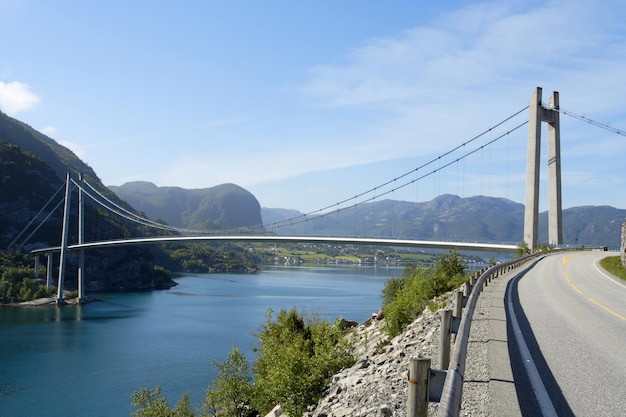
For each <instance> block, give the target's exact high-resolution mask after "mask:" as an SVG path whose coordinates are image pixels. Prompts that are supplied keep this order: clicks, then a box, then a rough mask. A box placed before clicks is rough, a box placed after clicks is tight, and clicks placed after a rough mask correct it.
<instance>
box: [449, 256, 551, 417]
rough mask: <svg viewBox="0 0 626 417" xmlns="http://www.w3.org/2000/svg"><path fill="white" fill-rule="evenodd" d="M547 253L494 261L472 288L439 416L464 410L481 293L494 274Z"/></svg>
mask: <svg viewBox="0 0 626 417" xmlns="http://www.w3.org/2000/svg"><path fill="white" fill-rule="evenodd" d="M544 255H545V253H542V252H538V253H535V254H532V255H527V256H524V257H522V258H519V259H515V260H512V261H509V262H505V263H502V264H498V265H494V266H492V267H491V268H489V269H487V270H486V271H484V272H483V274H482V275H481V276H480V277H479V278H478V281H477V282H476V284H475V285H474V286H473V288H472V292H471V294H470V295H469V298H468V299H467V304H466V306H465V309H464V310H463V314H462V316H461V322H460V324H459V331H458V333H457V335H456V339H455V342H454V350H453V351H452V356H451V358H450V364H449V366H448V371H447V375H446V381H445V383H444V385H443V392H442V394H441V401H440V403H439V412H438V414H437V415H438V416H439V417H457V416H458V415H459V412H460V411H461V401H462V399H463V376H464V374H465V359H466V356H467V345H468V339H469V333H470V327H471V325H472V316H473V315H474V309H475V308H476V303H477V301H478V296H479V295H480V293H481V292H482V289H483V287H484V286H485V285H487V284H488V283H489V282H491V279H492V278H496V277H498V276H499V275H501V274H503V273H505V272H508V271H510V270H512V269H515V268H517V267H519V266H521V265H522V264H524V263H526V262H527V261H529V260H530V259H534V258H536V257H539V256H544Z"/></svg>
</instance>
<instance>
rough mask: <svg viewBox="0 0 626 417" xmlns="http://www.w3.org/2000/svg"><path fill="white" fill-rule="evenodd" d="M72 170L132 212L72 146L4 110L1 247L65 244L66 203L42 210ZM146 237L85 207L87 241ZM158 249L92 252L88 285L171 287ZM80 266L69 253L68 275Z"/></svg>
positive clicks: (0, 171) (0, 139)
mask: <svg viewBox="0 0 626 417" xmlns="http://www.w3.org/2000/svg"><path fill="white" fill-rule="evenodd" d="M67 172H70V173H71V175H72V177H73V178H76V177H77V176H78V173H83V176H84V178H85V179H86V180H87V181H88V182H89V183H90V184H91V185H92V186H93V187H94V188H95V189H97V190H98V191H99V192H100V193H102V194H103V195H105V196H107V197H108V198H109V199H111V200H113V201H116V202H117V203H118V204H120V205H122V206H125V208H127V209H131V210H132V208H131V207H130V206H129V205H128V204H127V203H125V202H124V201H121V200H120V199H119V198H118V197H117V196H116V195H115V194H113V193H112V192H111V191H110V190H109V189H108V188H106V187H105V186H104V185H103V184H102V182H101V181H100V179H99V178H98V177H97V175H96V174H95V172H94V171H93V169H91V168H90V167H89V166H88V165H87V164H85V163H84V162H83V161H81V160H80V159H79V158H78V157H77V156H76V155H75V154H74V153H73V152H71V151H70V150H69V149H67V148H65V147H64V146H62V145H60V144H58V143H57V142H55V141H54V140H53V139H51V138H49V137H47V136H45V135H43V134H41V133H40V132H37V131H36V130H34V129H33V128H31V127H30V126H28V125H26V124H24V123H22V122H20V121H19V120H16V119H13V118H11V117H8V116H7V115H5V114H4V113H2V112H0V184H1V186H2V187H1V188H0V248H2V249H5V248H7V247H8V246H9V245H10V244H11V243H14V240H16V238H18V237H19V239H18V240H17V241H16V242H15V243H16V244H17V246H21V245H22V244H24V246H23V249H24V250H26V251H28V250H30V249H32V248H36V247H45V246H59V245H60V243H61V222H62V206H60V208H59V206H57V209H55V210H53V211H52V212H51V213H50V212H49V211H45V212H43V213H42V214H39V213H38V212H39V211H40V209H42V207H43V206H44V205H45V204H46V203H47V202H48V201H49V200H50V199H51V198H52V197H53V196H54V194H55V192H56V191H57V190H59V189H60V188H61V186H62V185H63V184H64V182H65V177H66V173H67ZM62 197H63V195H62V193H60V194H59V195H57V196H56V197H55V199H54V201H52V205H51V207H54V203H56V202H58V201H60V200H61V198H62ZM72 211H73V215H72V216H71V219H72V220H71V221H70V230H71V236H70V239H72V240H73V241H76V235H77V230H78V227H77V224H76V223H77V221H76V217H77V216H76V211H77V209H76V205H75V204H74V205H73V206H72ZM48 213H50V217H49V218H48V219H47V220H46V221H45V222H44V223H43V227H41V228H40V229H38V230H37V231H36V232H33V233H32V234H31V231H33V230H35V227H36V226H37V225H38V224H39V223H40V222H41V221H43V219H44V217H46V215H47V214H48ZM36 216H39V217H38V220H39V221H38V222H35V223H34V224H33V225H32V226H31V228H30V229H29V230H28V232H27V233H24V234H23V235H22V236H21V237H20V232H21V231H22V230H23V229H24V228H25V227H26V226H27V225H28V223H29V221H30V220H31V219H33V218H35V217H36ZM142 235H145V233H144V234H142V233H141V231H140V229H139V228H138V227H135V226H132V225H130V226H129V225H127V224H122V223H121V221H120V220H117V219H114V218H113V217H112V216H109V215H108V214H107V213H103V212H102V211H101V210H100V209H99V208H97V207H94V206H93V205H90V204H86V205H85V240H86V241H92V240H101V239H111V238H122V237H131V236H134V237H137V236H142ZM158 253H159V252H158V251H156V250H148V249H145V248H141V247H135V248H131V249H129V248H111V249H107V250H106V253H100V252H99V251H96V250H92V251H87V252H86V255H85V258H86V259H85V264H86V265H88V267H87V269H88V277H87V280H86V282H85V284H86V287H87V289H91V290H119V289H121V288H124V289H145V288H159V287H169V286H171V285H172V283H173V282H172V281H171V279H170V278H169V277H168V276H165V275H163V274H160V273H157V272H155V268H154V266H155V264H154V259H155V254H158ZM105 257H106V259H105ZM76 268H77V259H76V257H75V256H69V258H68V270H67V272H66V274H67V276H72V275H73V276H76ZM67 283H68V286H69V287H72V286H75V285H76V282H72V280H68V282H67Z"/></svg>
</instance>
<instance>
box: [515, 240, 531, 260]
mask: <svg viewBox="0 0 626 417" xmlns="http://www.w3.org/2000/svg"><path fill="white" fill-rule="evenodd" d="M528 254H530V248H529V247H528V243H526V242H522V243H520V244H519V245H517V256H519V257H520V258H521V257H522V256H524V255H528Z"/></svg>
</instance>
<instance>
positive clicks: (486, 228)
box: [262, 194, 626, 249]
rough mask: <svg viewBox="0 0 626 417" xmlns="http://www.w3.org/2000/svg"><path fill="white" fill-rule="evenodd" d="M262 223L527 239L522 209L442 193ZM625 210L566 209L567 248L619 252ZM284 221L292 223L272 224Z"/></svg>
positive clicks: (267, 216)
mask: <svg viewBox="0 0 626 417" xmlns="http://www.w3.org/2000/svg"><path fill="white" fill-rule="evenodd" d="M262 215H263V220H264V224H265V225H266V227H267V228H268V229H269V230H273V231H274V232H276V233H278V234H282V235H299V234H304V235H306V234H316V235H322V236H376V237H395V238H400V239H402V238H412V239H424V240H448V241H461V242H463V241H475V242H494V243H495V242H498V243H509V244H518V243H521V242H522V240H523V235H524V205H523V204H520V203H516V202H514V201H511V200H508V199H505V198H497V197H486V196H473V197H466V198H461V197H459V196H456V195H451V194H444V195H441V196H438V197H436V198H434V199H432V200H431V201H427V202H417V203H414V202H407V201H395V200H382V201H377V202H372V203H365V204H363V205H361V206H359V207H357V209H356V211H354V210H352V209H350V210H346V211H344V212H340V213H337V214H332V215H329V216H326V217H321V218H316V217H319V216H308V217H307V220H306V221H303V220H304V217H299V216H302V213H299V212H297V211H293V210H284V209H271V208H263V209H262ZM625 218H626V210H623V209H617V208H614V207H610V206H584V207H573V208H569V209H565V210H563V244H565V245H572V246H575V245H587V246H604V245H606V246H609V247H611V248H614V249H619V247H620V242H621V227H622V223H623V222H624V219H625ZM286 219H294V221H292V222H285V224H282V223H280V224H279V226H280V227H274V226H273V223H276V222H280V221H282V220H286ZM547 223H548V213H547V212H543V213H540V215H539V240H540V242H541V243H545V244H549V243H550V242H548V231H547V229H548V227H547Z"/></svg>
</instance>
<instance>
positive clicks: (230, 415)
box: [203, 347, 257, 417]
mask: <svg viewBox="0 0 626 417" xmlns="http://www.w3.org/2000/svg"><path fill="white" fill-rule="evenodd" d="M213 366H215V368H217V369H218V375H217V378H215V381H213V384H212V385H211V386H210V387H209V389H208V390H207V395H206V399H205V400H204V405H203V408H204V410H206V411H207V412H208V414H209V415H210V416H224V417H248V416H255V415H256V414H257V413H256V412H255V411H254V410H252V408H251V403H252V376H251V374H250V367H249V366H248V361H247V360H246V358H245V356H243V355H242V354H241V352H239V349H237V348H236V347H233V350H232V352H231V353H230V354H229V355H228V358H227V359H226V362H224V363H219V362H217V361H214V362H213Z"/></svg>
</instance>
